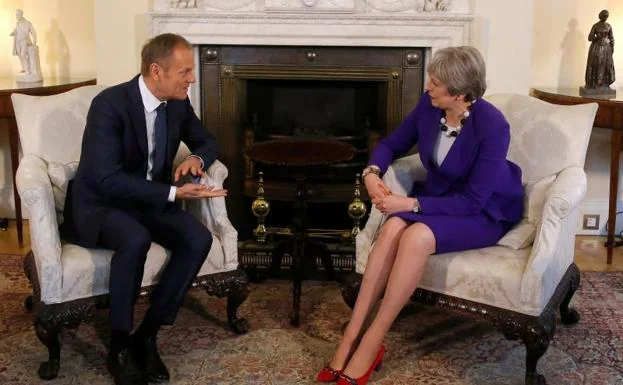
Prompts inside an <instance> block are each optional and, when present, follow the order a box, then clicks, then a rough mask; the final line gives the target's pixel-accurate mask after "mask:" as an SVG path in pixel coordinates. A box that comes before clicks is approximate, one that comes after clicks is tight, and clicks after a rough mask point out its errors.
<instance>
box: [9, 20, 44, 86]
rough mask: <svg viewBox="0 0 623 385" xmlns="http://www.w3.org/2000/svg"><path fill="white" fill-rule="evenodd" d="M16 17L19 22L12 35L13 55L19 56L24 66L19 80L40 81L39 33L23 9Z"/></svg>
mask: <svg viewBox="0 0 623 385" xmlns="http://www.w3.org/2000/svg"><path fill="white" fill-rule="evenodd" d="M15 17H16V19H17V23H16V25H15V29H14V30H13V32H11V35H10V36H13V55H15V56H17V57H19V61H20V64H21V66H22V70H21V71H20V74H19V75H18V76H17V80H18V81H22V82H39V81H41V80H42V78H41V63H40V61H39V47H38V46H37V33H36V32H35V29H34V28H33V26H32V23H31V22H30V21H28V20H26V19H25V18H24V12H23V11H22V10H21V9H18V10H17V11H16V12H15Z"/></svg>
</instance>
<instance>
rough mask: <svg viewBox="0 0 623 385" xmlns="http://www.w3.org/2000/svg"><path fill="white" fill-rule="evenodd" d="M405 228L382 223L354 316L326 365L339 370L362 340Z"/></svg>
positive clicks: (400, 224) (400, 222) (397, 220)
mask: <svg viewBox="0 0 623 385" xmlns="http://www.w3.org/2000/svg"><path fill="white" fill-rule="evenodd" d="M406 228H407V223H406V222H405V221H403V220H402V219H400V218H396V217H393V218H390V219H389V220H388V221H387V222H385V224H383V227H382V228H381V233H380V234H379V237H378V239H377V240H376V243H375V244H374V247H373V248H372V250H371V251H370V256H369V257H368V264H367V265H366V270H365V272H364V274H363V280H362V282H361V287H360V289H359V294H358V295H357V301H356V302H355V307H354V308H353V314H352V315H351V317H350V321H349V322H348V326H346V329H345V330H344V336H343V337H342V341H341V342H340V345H339V346H338V348H337V351H336V352H335V355H334V356H333V359H332V360H331V362H330V363H329V366H331V367H332V368H334V369H338V370H339V369H343V368H344V366H345V365H346V362H347V360H348V358H349V356H350V354H351V353H352V351H351V350H352V349H353V347H354V345H355V344H356V342H357V341H358V340H359V338H360V337H361V334H362V332H363V331H364V330H363V328H364V325H365V323H366V319H367V318H368V316H369V315H370V313H371V312H372V310H374V308H375V306H376V304H377V302H378V300H379V298H380V297H381V294H382V293H383V289H385V285H386V283H387V277H388V276H389V273H390V271H391V268H392V265H393V263H394V259H395V257H396V252H397V250H398V241H399V239H400V236H401V235H402V232H403V231H404V230H405V229H406Z"/></svg>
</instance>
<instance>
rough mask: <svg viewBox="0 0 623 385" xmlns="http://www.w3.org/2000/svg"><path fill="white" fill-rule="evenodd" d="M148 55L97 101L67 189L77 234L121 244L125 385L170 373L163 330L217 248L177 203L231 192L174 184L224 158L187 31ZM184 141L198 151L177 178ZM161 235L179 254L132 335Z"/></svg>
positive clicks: (113, 279) (120, 351)
mask: <svg viewBox="0 0 623 385" xmlns="http://www.w3.org/2000/svg"><path fill="white" fill-rule="evenodd" d="M141 59H142V63H141V74H140V75H139V76H136V77H135V78H133V79H132V80H130V81H129V82H127V83H123V84H119V85H117V86H114V87H110V88H108V89H106V90H104V91H103V92H102V93H100V94H99V95H98V96H97V97H95V98H94V99H93V102H92V103H91V108H90V110H89V114H88V117H87V123H86V128H85V131H84V138H83V141H82V155H81V158H80V165H79V167H78V171H77V174H76V178H75V179H74V181H73V182H72V188H71V191H70V194H68V200H69V203H68V205H69V206H71V209H70V210H71V214H70V217H71V220H72V221H73V226H74V231H75V233H76V236H77V240H76V241H77V242H78V243H79V244H81V245H83V246H85V247H102V248H107V249H112V250H114V254H113V257H112V261H111V266H110V302H111V303H110V305H111V309H110V318H111V323H112V332H111V341H110V347H109V354H108V360H107V363H108V370H109V371H110V372H111V374H112V375H113V377H114V378H115V384H117V385H119V384H123V385H126V384H146V383H147V382H148V381H149V382H160V381H165V380H168V379H169V373H168V370H167V368H166V366H165V365H164V363H163V362H162V360H161V359H160V356H159V354H158V350H157V345H156V334H157V332H158V330H159V328H160V326H161V325H171V324H173V322H174V320H175V317H176V314H177V312H178V309H179V307H180V305H181V303H182V299H183V298H184V296H185V294H186V292H187V290H188V288H189V287H190V285H191V283H192V281H193V279H194V278H195V277H196V275H197V273H198V271H199V269H200V268H201V266H202V264H203V262H204V260H205V258H206V256H207V254H208V252H209V250H210V247H211V245H212V236H211V234H210V233H209V232H208V230H207V229H206V228H205V227H204V226H203V225H202V224H201V223H200V222H199V221H197V220H196V219H195V218H193V217H192V216H191V215H190V214H188V213H186V212H184V211H183V210H182V209H181V208H180V206H179V205H178V201H179V200H181V199H202V198H211V197H217V196H225V195H226V194H227V191H225V190H215V189H213V188H211V187H209V186H205V185H200V184H193V183H187V184H183V185H182V186H180V187H175V186H173V184H174V182H177V181H178V180H179V179H180V178H181V177H183V176H185V175H187V174H192V175H193V176H195V177H197V176H201V175H203V170H204V169H205V168H207V167H209V166H210V165H211V164H212V162H214V160H215V159H216V157H217V144H216V142H215V140H214V137H213V136H212V135H211V134H210V133H209V132H208V131H207V130H206V129H205V128H204V127H203V126H202V124H201V122H200V121H199V119H198V118H197V116H196V115H195V113H194V111H193V108H192V107H191V105H190V102H189V100H188V96H187V94H188V87H189V86H190V84H192V83H194V82H195V75H194V69H195V68H194V67H195V66H194V59H193V53H192V49H191V46H190V44H189V43H188V41H186V40H185V39H184V38H183V37H181V36H178V35H174V34H163V35H159V36H156V37H154V38H153V39H151V40H149V41H148V42H147V43H146V44H145V46H144V47H143V50H142V52H141ZM180 141H183V142H184V143H185V144H186V145H187V146H188V147H189V148H190V150H191V151H192V155H190V156H189V157H188V158H187V159H186V160H185V161H184V162H183V163H182V164H181V165H180V166H179V167H178V168H177V169H176V170H175V174H174V175H173V170H172V167H173V166H172V165H173V158H174V157H175V154H176V152H177V150H178V147H179V145H180ZM152 241H153V242H157V243H159V244H160V245H162V246H164V247H166V248H167V249H169V250H171V252H172V254H171V258H170V260H169V263H168V264H167V266H166V267H165V269H164V270H163V272H162V274H161V275H160V280H159V282H160V283H159V284H158V286H157V287H156V289H155V290H154V291H153V293H152V295H151V306H150V307H149V309H148V310H147V312H146V314H145V317H144V319H143V321H142V323H141V324H140V326H139V327H138V328H137V330H136V331H135V332H134V333H133V334H132V335H131V336H130V331H131V330H132V325H133V319H132V315H133V309H134V303H135V301H136V299H137V296H138V294H139V290H140V287H141V281H142V277H143V269H144V264H145V259H146V254H147V251H148V250H149V247H150V244H151V242H152Z"/></svg>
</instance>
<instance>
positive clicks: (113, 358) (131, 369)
mask: <svg viewBox="0 0 623 385" xmlns="http://www.w3.org/2000/svg"><path fill="white" fill-rule="evenodd" d="M106 364H107V366H108V371H109V372H110V374H112V376H113V377H114V379H115V385H147V380H146V379H145V376H144V374H143V372H142V371H141V370H140V369H139V368H138V366H137V365H136V362H135V360H134V359H133V358H132V356H131V354H130V352H129V351H128V349H123V350H122V351H120V352H119V353H117V354H111V353H108V358H107V359H106Z"/></svg>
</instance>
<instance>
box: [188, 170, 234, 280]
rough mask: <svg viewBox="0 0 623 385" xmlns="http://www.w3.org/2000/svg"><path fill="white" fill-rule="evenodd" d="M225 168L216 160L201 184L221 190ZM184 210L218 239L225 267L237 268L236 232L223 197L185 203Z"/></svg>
mask: <svg viewBox="0 0 623 385" xmlns="http://www.w3.org/2000/svg"><path fill="white" fill-rule="evenodd" d="M228 173H229V172H228V171H227V167H225V165H224V164H223V163H221V162H220V161H218V160H215V161H214V163H212V165H211V166H210V167H209V168H208V169H207V170H206V173H205V178H202V179H201V183H202V184H206V185H209V186H213V187H214V188H215V189H221V188H223V182H224V181H225V178H227V175H228ZM185 206H186V210H187V211H188V212H190V213H191V214H192V215H194V216H195V218H197V219H199V220H200V221H201V223H203V224H204V226H206V227H207V228H208V230H209V231H210V233H212V235H213V236H215V237H218V239H219V240H220V241H221V244H222V245H223V253H224V255H225V267H226V268H227V269H235V268H237V267H238V232H237V231H236V229H235V228H234V226H233V225H232V224H231V222H230V221H229V217H228V216H227V207H226V206H225V198H224V197H216V198H209V199H200V200H189V201H187V202H186V205H185Z"/></svg>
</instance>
